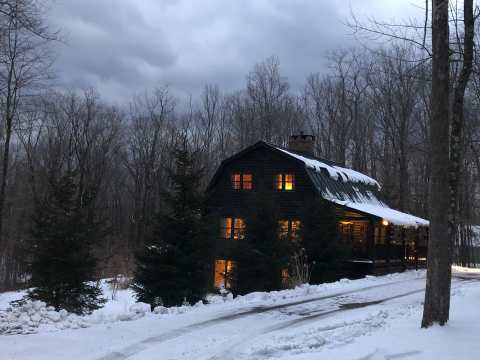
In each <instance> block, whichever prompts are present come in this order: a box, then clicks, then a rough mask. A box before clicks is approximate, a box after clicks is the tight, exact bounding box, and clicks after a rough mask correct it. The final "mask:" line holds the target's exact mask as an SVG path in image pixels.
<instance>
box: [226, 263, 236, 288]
mask: <svg viewBox="0 0 480 360" xmlns="http://www.w3.org/2000/svg"><path fill="white" fill-rule="evenodd" d="M226 265H227V266H226V271H225V287H226V288H227V289H231V288H232V285H233V280H234V278H235V272H236V270H237V263H236V262H235V261H232V260H227V264H226Z"/></svg>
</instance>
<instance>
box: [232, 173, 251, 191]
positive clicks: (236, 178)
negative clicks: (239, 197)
mask: <svg viewBox="0 0 480 360" xmlns="http://www.w3.org/2000/svg"><path fill="white" fill-rule="evenodd" d="M231 180H232V189H233V190H252V189H253V175H252V174H240V173H235V174H232V177H231Z"/></svg>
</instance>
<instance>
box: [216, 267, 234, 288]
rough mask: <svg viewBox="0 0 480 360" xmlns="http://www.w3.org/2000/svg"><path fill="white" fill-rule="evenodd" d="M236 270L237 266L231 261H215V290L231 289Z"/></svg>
mask: <svg viewBox="0 0 480 360" xmlns="http://www.w3.org/2000/svg"><path fill="white" fill-rule="evenodd" d="M236 268H237V264H236V263H235V262H234V261H232V260H215V277H214V283H213V286H214V287H215V288H217V289H220V288H222V287H224V288H226V289H231V288H232V283H233V278H234V274H235V269H236Z"/></svg>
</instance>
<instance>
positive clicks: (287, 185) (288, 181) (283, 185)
mask: <svg viewBox="0 0 480 360" xmlns="http://www.w3.org/2000/svg"><path fill="white" fill-rule="evenodd" d="M273 188H274V189H275V190H285V191H291V190H293V189H294V188H295V175H293V174H277V175H275V178H274V181H273Z"/></svg>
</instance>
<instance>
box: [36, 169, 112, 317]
mask: <svg viewBox="0 0 480 360" xmlns="http://www.w3.org/2000/svg"><path fill="white" fill-rule="evenodd" d="M92 201H93V194H92V193H90V194H88V193H87V194H83V196H82V201H81V202H80V201H78V187H77V185H76V184H75V182H74V174H73V173H72V172H69V173H67V174H66V175H64V176H62V177H61V178H60V179H59V180H57V181H55V180H52V181H51V182H50V184H49V191H48V196H47V198H46V199H45V200H44V201H43V202H42V203H41V204H39V205H38V206H37V207H36V210H35V214H34V218H33V220H34V228H33V230H32V235H33V242H34V244H33V247H32V249H31V262H30V263H29V265H30V269H31V275H32V277H31V285H32V287H33V289H32V290H30V291H29V293H28V295H27V297H28V298H30V299H34V300H42V301H44V302H46V303H47V304H48V305H51V306H54V307H55V308H56V309H57V310H58V309H65V310H67V311H70V312H74V313H77V314H84V313H90V312H91V311H93V310H95V309H98V308H100V307H101V306H102V304H103V302H104V299H102V298H101V294H102V293H101V290H100V289H99V288H98V287H97V286H95V285H92V284H91V283H89V282H90V281H92V280H93V279H94V272H95V268H96V259H95V257H94V256H93V254H92V249H91V247H92V245H93V243H94V241H95V240H97V239H98V238H99V236H100V233H101V224H99V223H96V222H95V221H93V220H92V214H91V212H90V213H88V210H87V208H88V207H89V206H90V205H91V203H92Z"/></svg>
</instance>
